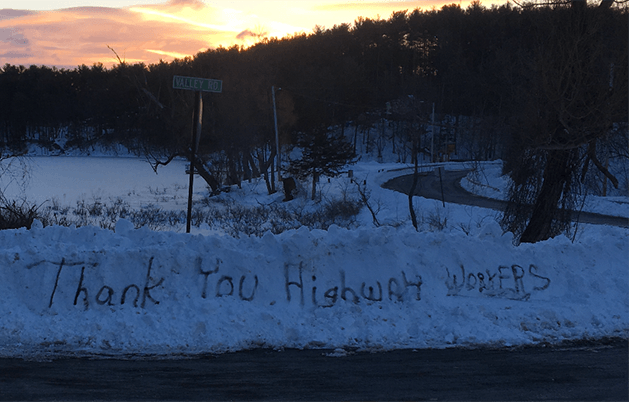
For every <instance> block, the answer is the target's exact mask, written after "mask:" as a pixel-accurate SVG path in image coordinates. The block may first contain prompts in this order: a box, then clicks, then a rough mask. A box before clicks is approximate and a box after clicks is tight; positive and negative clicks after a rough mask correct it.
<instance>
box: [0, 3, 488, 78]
mask: <svg viewBox="0 0 629 402" xmlns="http://www.w3.org/2000/svg"><path fill="white" fill-rule="evenodd" d="M452 2H453V1H452V0H451V1H444V0H418V1H402V0H389V1H369V0H367V1H364V0H351V1H347V0H345V1H344V0H168V1H167V0H92V1H89V0H1V1H0V66H3V65H4V64H6V63H9V64H13V65H25V66H29V65H31V64H36V65H47V66H57V67H59V68H70V69H72V68H75V67H76V66H79V65H81V64H86V65H88V66H89V65H92V64H94V63H97V62H102V63H103V64H105V65H106V66H107V67H111V66H112V65H113V64H114V63H116V59H115V55H114V53H113V52H112V50H110V49H109V48H111V49H114V50H115V51H116V53H117V54H118V55H119V56H120V57H121V58H123V59H124V60H126V61H127V62H130V63H134V62H140V61H142V62H145V63H147V64H148V63H155V62H158V61H159V60H160V59H163V60H165V61H170V60H172V59H173V58H182V57H185V56H191V55H195V54H196V53H198V52H199V51H203V50H206V49H208V48H215V47H218V46H219V45H222V46H225V47H229V46H231V45H234V44H238V45H245V46H247V45H250V44H252V43H254V41H255V39H254V38H255V35H256V34H265V35H266V36H269V37H284V36H286V35H289V34H293V33H297V32H306V33H310V32H312V29H313V28H314V26H315V25H320V26H323V27H327V28H331V27H332V26H333V25H335V24H340V23H344V22H347V23H352V22H354V20H356V18H357V17H359V16H363V17H369V18H376V17H378V16H379V17H381V18H388V17H389V16H390V15H391V13H392V12H393V11H398V10H405V9H408V10H413V9H415V8H418V7H419V8H422V9H431V8H432V7H436V8H440V7H441V6H442V5H443V4H448V3H452ZM455 2H456V3H459V1H455ZM468 3H469V1H461V2H460V3H459V4H461V6H462V7H465V6H467V4H468ZM486 5H489V4H486Z"/></svg>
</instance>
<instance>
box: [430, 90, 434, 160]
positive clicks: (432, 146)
mask: <svg viewBox="0 0 629 402" xmlns="http://www.w3.org/2000/svg"><path fill="white" fill-rule="evenodd" d="M430 131H431V133H432V134H431V136H430V163H434V162H435V102H433V103H432V125H431V130H430Z"/></svg>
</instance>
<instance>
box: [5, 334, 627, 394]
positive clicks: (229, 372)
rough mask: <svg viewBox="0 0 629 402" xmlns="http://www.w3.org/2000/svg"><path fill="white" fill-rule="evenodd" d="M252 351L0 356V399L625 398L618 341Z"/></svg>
mask: <svg viewBox="0 0 629 402" xmlns="http://www.w3.org/2000/svg"><path fill="white" fill-rule="evenodd" d="M329 352H330V351H322V350H303V351H298V350H286V351H282V352H276V351H270V350H263V349H257V350H252V351H245V352H238V353H228V354H223V355H217V356H204V357H198V358H194V359H185V360H157V361H155V360H130V361H129V360H126V361H125V360H113V359H112V360H89V359H59V360H55V361H52V362H27V361H23V360H19V359H0V400H435V401H436V400H475V401H487V400H501V401H509V400H512V401H515V400H527V401H528V400H568V401H577V400H591V401H606V400H607V401H610V400H611V401H616V400H617V401H620V400H624V401H626V400H628V399H629V392H628V385H627V384H628V378H629V373H628V367H629V351H628V348H627V341H626V340H618V339H616V340H608V341H607V342H605V344H598V345H594V344H589V345H582V344H581V345H572V346H571V347H567V348H551V347H546V348H544V347H526V348H521V349H515V350H505V349H477V350H465V349H446V350H417V351H411V350H396V351H392V352H382V353H367V352H360V353H350V354H348V355H347V356H345V357H331V356H327V355H326V354H329Z"/></svg>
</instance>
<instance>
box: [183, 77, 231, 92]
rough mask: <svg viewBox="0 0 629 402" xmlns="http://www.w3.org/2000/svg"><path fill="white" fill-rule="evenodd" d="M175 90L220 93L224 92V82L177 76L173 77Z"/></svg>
mask: <svg viewBox="0 0 629 402" xmlns="http://www.w3.org/2000/svg"><path fill="white" fill-rule="evenodd" d="M173 88H174V89H187V90H190V91H203V92H217V93H220V92H222V91H223V81H221V80H211V79H208V78H195V77H181V76H179V75H175V76H173Z"/></svg>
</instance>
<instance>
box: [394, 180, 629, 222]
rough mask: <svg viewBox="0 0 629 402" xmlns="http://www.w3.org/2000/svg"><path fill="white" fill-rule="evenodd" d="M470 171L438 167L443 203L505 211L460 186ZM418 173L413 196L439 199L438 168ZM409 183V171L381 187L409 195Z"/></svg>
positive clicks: (590, 216)
mask: <svg viewBox="0 0 629 402" xmlns="http://www.w3.org/2000/svg"><path fill="white" fill-rule="evenodd" d="M469 172H470V171H469V170H443V169H442V170H441V176H442V177H441V178H442V180H441V181H442V182H443V200H444V201H445V202H451V203H454V204H463V205H472V206H476V207H482V208H491V209H495V210H498V211H502V210H504V208H505V205H506V204H507V203H506V202H505V201H500V200H494V199H491V198H486V197H481V196H478V195H475V194H472V193H470V192H468V191H467V190H465V189H464V188H463V187H461V184H460V183H461V179H462V178H464V177H465V176H467V174H468V173H469ZM419 176H420V177H419V182H418V185H417V189H416V190H415V195H418V196H422V197H424V198H431V199H435V200H441V199H442V195H441V183H440V180H439V172H438V170H435V171H432V172H430V173H420V175H419ZM412 183H413V175H412V174H408V175H404V176H399V177H396V178H394V179H391V180H389V181H388V182H386V183H384V184H383V185H382V187H384V188H387V189H389V190H394V191H398V192H400V193H404V194H408V191H409V190H410V188H411V184H412ZM573 220H574V221H576V220H578V221H579V222H580V223H592V224H597V225H613V226H620V227H624V228H629V218H623V217H618V216H609V215H601V214H595V213H591V212H581V213H578V212H574V213H573Z"/></svg>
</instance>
